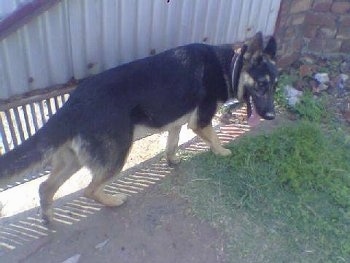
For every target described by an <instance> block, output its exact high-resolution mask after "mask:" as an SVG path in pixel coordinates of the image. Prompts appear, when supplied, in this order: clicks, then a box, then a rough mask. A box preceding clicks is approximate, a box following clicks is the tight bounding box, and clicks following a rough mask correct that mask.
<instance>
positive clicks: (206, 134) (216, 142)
mask: <svg viewBox="0 0 350 263" xmlns="http://www.w3.org/2000/svg"><path fill="white" fill-rule="evenodd" d="M190 128H191V129H192V130H193V131H194V132H195V133H196V134H197V135H198V136H199V137H201V138H202V139H203V140H204V141H205V142H206V143H207V144H208V145H209V146H210V149H211V150H212V151H213V153H215V154H217V155H221V156H228V155H231V151H230V150H229V149H226V148H224V147H222V145H221V143H220V139H219V137H218V135H217V134H216V132H215V130H214V128H213V127H212V126H211V124H209V125H208V126H205V127H203V128H200V127H197V126H195V127H191V126H190Z"/></svg>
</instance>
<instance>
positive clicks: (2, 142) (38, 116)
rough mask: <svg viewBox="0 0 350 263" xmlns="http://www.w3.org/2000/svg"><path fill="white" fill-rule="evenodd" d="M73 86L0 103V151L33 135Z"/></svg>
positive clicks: (3, 151)
mask: <svg viewBox="0 0 350 263" xmlns="http://www.w3.org/2000/svg"><path fill="white" fill-rule="evenodd" d="M74 88H75V86H70V87H64V88H62V87H60V88H55V89H53V90H49V91H46V92H44V93H43V94H39V95H34V96H30V97H26V98H21V99H16V100H12V101H9V102H7V103H1V104H0V153H1V154H4V153H6V152H8V151H10V150H11V149H13V148H14V147H16V146H18V145H19V144H21V143H22V142H23V141H24V140H26V139H28V138H29V137H30V136H32V135H34V134H35V133H36V132H37V131H38V130H39V129H40V128H41V127H42V126H43V125H44V124H45V123H46V122H47V121H48V119H49V118H50V117H51V116H52V115H53V114H55V113H56V112H57V110H58V109H59V108H61V107H62V105H63V104H64V103H65V102H66V101H67V100H68V98H69V93H70V92H71V91H72V90H73V89H74Z"/></svg>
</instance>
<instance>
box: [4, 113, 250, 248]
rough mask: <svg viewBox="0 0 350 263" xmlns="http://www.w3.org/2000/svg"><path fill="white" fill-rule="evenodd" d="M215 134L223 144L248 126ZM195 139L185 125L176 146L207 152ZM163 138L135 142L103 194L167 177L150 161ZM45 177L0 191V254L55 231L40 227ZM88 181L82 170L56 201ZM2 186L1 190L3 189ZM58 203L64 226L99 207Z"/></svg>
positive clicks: (162, 165)
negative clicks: (21, 216)
mask: <svg viewBox="0 0 350 263" xmlns="http://www.w3.org/2000/svg"><path fill="white" fill-rule="evenodd" d="M236 114H240V115H242V114H245V110H244V109H242V110H240V111H238V113H236ZM217 131H218V133H219V137H220V140H221V141H222V143H224V144H225V143H228V142H230V141H232V140H233V139H235V138H236V137H238V136H240V135H242V134H244V133H245V132H247V131H249V126H247V125H245V124H229V125H220V126H217ZM194 137H195V134H194V133H193V132H192V131H191V130H189V129H187V127H186V126H184V127H183V128H182V131H181V133H180V143H179V144H180V145H182V146H180V149H182V150H185V151H189V152H195V153H197V152H201V151H204V150H208V147H207V146H206V144H205V143H204V142H203V141H201V140H199V139H198V138H196V139H193V138H194ZM166 139H167V134H166V133H163V134H161V135H153V136H149V137H147V138H145V139H142V140H139V141H137V142H135V143H134V145H133V148H132V151H131V153H130V156H129V158H128V161H127V163H126V165H125V167H124V172H123V173H122V176H121V177H120V178H119V179H116V181H114V182H113V183H111V184H109V185H108V186H107V187H106V188H105V191H106V192H108V193H110V194H116V193H124V194H127V195H129V196H132V195H133V194H137V193H139V192H141V191H143V190H145V189H147V188H148V187H149V186H151V185H154V184H156V183H157V182H159V181H160V180H161V179H162V178H164V177H166V176H167V175H169V174H170V173H171V169H172V168H169V167H168V166H167V164H166V162H165V160H164V158H162V157H159V158H155V159H152V158H153V157H155V156H157V155H159V154H160V153H161V152H163V151H164V149H165V145H166ZM160 156H161V155H160ZM149 159H152V162H151V163H147V165H141V166H138V164H140V163H142V162H144V161H147V160H149ZM46 173H48V171H47V172H46ZM47 176H48V175H44V176H41V177H39V178H37V179H34V180H30V181H28V182H25V183H21V184H19V185H17V186H14V187H11V186H9V187H8V189H7V190H4V191H2V192H0V202H1V217H0V251H1V250H3V249H5V250H8V249H9V250H13V249H15V248H16V247H18V246H20V245H22V244H24V243H25V242H28V241H30V240H33V239H39V238H40V237H41V236H46V235H48V233H52V232H53V231H54V230H52V229H50V228H48V227H46V226H45V225H43V224H42V223H41V220H40V209H39V200H38V187H39V185H40V183H41V182H43V181H44V180H45V179H46V178H47ZM90 180H91V175H90V174H89V171H88V170H87V169H85V168H82V169H81V170H80V171H78V172H77V173H76V174H74V175H73V176H72V177H71V179H70V180H68V181H67V182H66V183H65V184H64V185H63V186H62V187H61V188H60V189H59V191H58V192H57V194H56V196H55V200H57V201H58V200H59V199H60V198H62V197H65V196H67V195H70V194H72V193H75V192H77V191H79V190H81V189H83V188H84V187H85V186H86V185H87V184H88V183H89V182H90ZM2 187H3V188H4V186H2ZM6 188H7V187H6ZM72 199H73V198H72ZM57 203H58V202H57ZM57 203H54V207H55V208H54V221H55V222H57V223H62V224H65V225H74V224H75V223H77V222H79V221H80V220H82V219H84V218H86V217H88V216H89V215H92V214H95V213H96V212H98V211H99V210H100V209H101V207H102V206H101V205H100V204H98V203H95V202H94V201H92V200H89V199H87V198H84V197H82V196H78V198H76V199H75V200H70V201H68V202H66V203H64V204H60V205H57ZM26 211H27V213H28V215H26V219H25V220H21V221H18V222H14V221H15V220H13V219H12V218H13V217H14V216H15V215H18V214H20V213H23V212H26Z"/></svg>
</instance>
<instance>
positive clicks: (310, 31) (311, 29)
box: [303, 24, 319, 38]
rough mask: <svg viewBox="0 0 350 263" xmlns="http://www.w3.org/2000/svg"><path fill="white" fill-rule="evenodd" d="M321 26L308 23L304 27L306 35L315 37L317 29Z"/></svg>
mask: <svg viewBox="0 0 350 263" xmlns="http://www.w3.org/2000/svg"><path fill="white" fill-rule="evenodd" d="M318 28H319V26H316V25H309V24H306V25H305V28H304V33H303V35H304V37H307V38H314V37H315V36H316V34H317V29H318Z"/></svg>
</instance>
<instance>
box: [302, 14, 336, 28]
mask: <svg viewBox="0 0 350 263" xmlns="http://www.w3.org/2000/svg"><path fill="white" fill-rule="evenodd" d="M305 24H310V25H319V26H329V27H333V26H335V24H336V16H331V15H325V14H324V13H319V12H317V13H316V12H309V13H307V14H306V16H305Z"/></svg>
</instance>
